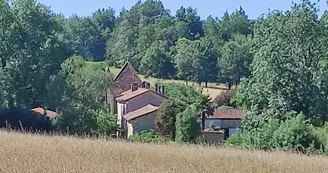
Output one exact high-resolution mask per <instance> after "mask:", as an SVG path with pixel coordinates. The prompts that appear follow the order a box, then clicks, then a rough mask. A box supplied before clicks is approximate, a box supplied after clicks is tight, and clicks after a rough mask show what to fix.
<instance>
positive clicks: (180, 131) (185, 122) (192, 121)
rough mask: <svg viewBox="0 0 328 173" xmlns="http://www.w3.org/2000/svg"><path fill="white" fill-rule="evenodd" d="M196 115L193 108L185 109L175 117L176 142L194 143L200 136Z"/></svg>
mask: <svg viewBox="0 0 328 173" xmlns="http://www.w3.org/2000/svg"><path fill="white" fill-rule="evenodd" d="M197 117H198V115H197V112H196V110H195V108H193V107H187V108H186V110H185V111H183V112H182V113H180V114H178V115H177V120H176V136H175V140H176V141H178V142H195V141H196V140H197V138H198V137H199V135H200V132H201V131H200V124H199V122H198V121H197V120H198V118H197Z"/></svg>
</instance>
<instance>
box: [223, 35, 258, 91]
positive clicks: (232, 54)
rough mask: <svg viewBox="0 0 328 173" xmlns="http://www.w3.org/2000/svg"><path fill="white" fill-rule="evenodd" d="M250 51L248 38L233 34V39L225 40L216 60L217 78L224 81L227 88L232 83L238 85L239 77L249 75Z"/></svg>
mask: <svg viewBox="0 0 328 173" xmlns="http://www.w3.org/2000/svg"><path fill="white" fill-rule="evenodd" d="M250 51H251V49H250V39H247V38H246V37H245V36H243V35H235V37H234V39H233V40H230V41H228V42H226V43H225V44H224V46H223V47H222V49H221V54H222V56H221V57H220V58H219V61H218V66H219V69H220V72H219V76H218V78H219V81H220V82H222V83H226V84H227V86H228V88H229V89H230V88H231V87H232V85H238V84H239V82H240V79H241V78H243V77H248V76H249V75H250V64H251V62H252V55H251V52H250Z"/></svg>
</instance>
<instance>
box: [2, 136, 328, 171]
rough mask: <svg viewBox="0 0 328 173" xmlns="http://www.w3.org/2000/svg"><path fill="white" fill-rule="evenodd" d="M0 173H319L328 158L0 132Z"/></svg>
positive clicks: (327, 167) (326, 166) (326, 164)
mask: <svg viewBox="0 0 328 173" xmlns="http://www.w3.org/2000/svg"><path fill="white" fill-rule="evenodd" d="M0 140H1V143H0V148H1V149H0V155H1V157H0V163H1V166H0V172H8V173H9V172H54V173H57V172H81V173H83V172H88V173H89V172H98V173H99V172H232V173H233V172H243V173H254V172H266V173H274V172H289V173H292V172H297V173H302V172H324V171H326V170H327V169H328V158H326V157H319V156H313V157H308V156H304V155H292V154H286V153H270V154H269V153H264V152H260V151H254V152H251V151H241V150H234V149H216V148H210V147H192V146H188V147H187V146H178V145H152V144H134V143H126V142H119V141H101V140H89V139H77V138H71V137H47V136H34V135H26V134H16V133H8V132H0Z"/></svg>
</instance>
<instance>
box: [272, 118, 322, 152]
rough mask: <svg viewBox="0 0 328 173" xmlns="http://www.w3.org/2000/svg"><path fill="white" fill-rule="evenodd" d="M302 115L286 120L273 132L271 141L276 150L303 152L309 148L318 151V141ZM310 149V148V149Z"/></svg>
mask: <svg viewBox="0 0 328 173" xmlns="http://www.w3.org/2000/svg"><path fill="white" fill-rule="evenodd" d="M304 118H305V116H304V115H303V114H299V115H297V117H295V118H291V119H289V120H286V121H285V122H284V123H282V124H281V125H280V127H279V128H278V129H277V130H276V131H275V132H274V134H273V140H274V145H275V147H276V148H281V149H283V150H296V151H301V152H305V151H306V150H307V149H309V147H310V146H311V147H312V148H313V147H314V148H313V149H320V141H319V140H318V138H317V136H316V135H315V134H314V131H313V130H312V129H311V128H310V126H308V125H307V124H306V123H305V121H304ZM310 149H311V148H310Z"/></svg>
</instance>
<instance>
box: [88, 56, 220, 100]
mask: <svg viewBox="0 0 328 173" xmlns="http://www.w3.org/2000/svg"><path fill="white" fill-rule="evenodd" d="M87 64H88V66H90V67H91V68H92V69H95V70H97V69H105V68H106V63H105V62H102V61H101V62H87ZM110 71H111V73H112V74H113V75H114V76H116V75H117V74H118V73H119V72H120V69H118V68H114V67H110ZM139 76H140V78H141V80H143V81H148V82H150V83H152V84H155V83H156V82H158V81H161V82H164V83H184V84H185V83H186V81H182V80H170V79H157V78H152V77H148V78H146V77H145V76H144V75H139ZM188 85H194V86H197V87H198V84H196V83H193V82H188ZM224 89H226V86H224V85H222V84H221V85H218V84H215V83H209V84H208V87H205V86H203V94H205V95H208V96H209V97H210V98H215V97H216V96H217V95H219V94H220V93H221V92H222V90H224Z"/></svg>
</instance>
